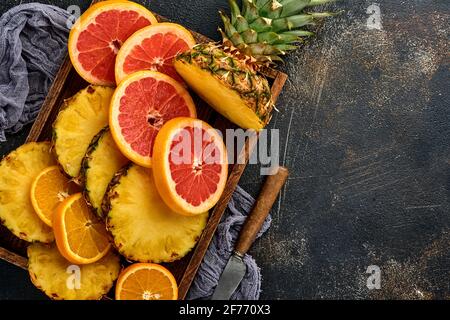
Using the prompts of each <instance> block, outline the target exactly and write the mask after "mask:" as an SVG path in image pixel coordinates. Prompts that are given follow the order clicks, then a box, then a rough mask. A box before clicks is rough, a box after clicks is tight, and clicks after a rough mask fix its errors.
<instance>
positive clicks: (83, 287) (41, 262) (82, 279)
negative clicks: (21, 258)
mask: <svg viewBox="0 0 450 320" xmlns="http://www.w3.org/2000/svg"><path fill="white" fill-rule="evenodd" d="M120 268H121V266H120V262H119V257H118V256H117V255H116V254H114V253H112V252H110V253H108V255H106V256H105V257H104V258H102V259H101V260H100V261H97V262H95V263H92V264H88V265H80V266H75V265H73V264H72V263H70V262H68V261H67V260H66V259H64V258H63V257H62V256H61V254H60V253H59V251H58V249H57V248H56V245H54V244H51V245H44V244H37V243H36V244H32V245H30V246H29V247H28V272H29V274H30V278H31V282H33V284H34V285H35V286H36V287H37V288H38V289H40V290H42V291H43V292H44V293H45V294H46V295H47V296H49V297H50V298H52V299H54V300H99V299H101V298H102V297H103V296H104V295H105V294H107V293H108V292H109V290H110V289H111V288H112V286H113V284H114V281H115V280H116V279H117V277H118V276H119V272H120ZM77 272H78V273H77Z"/></svg>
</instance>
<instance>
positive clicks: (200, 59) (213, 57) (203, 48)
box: [174, 44, 273, 131]
mask: <svg viewBox="0 0 450 320" xmlns="http://www.w3.org/2000/svg"><path fill="white" fill-rule="evenodd" d="M174 66H175V69H176V70H177V72H178V73H179V74H180V76H181V77H182V78H183V79H184V81H186V83H187V84H188V85H189V87H191V89H192V90H194V91H195V92H196V93H197V94H198V95H199V96H200V97H201V98H202V99H203V100H205V101H206V102H207V103H208V104H209V105H210V106H211V107H213V108H214V109H215V110H216V111H217V112H219V113H221V114H222V115H223V116H224V117H226V118H227V119H228V120H230V121H231V122H234V123H235V124H237V125H238V126H240V127H242V128H244V129H254V130H257V131H260V130H262V129H263V128H264V127H265V126H266V124H267V123H268V122H269V120H270V117H271V112H272V109H273V102H272V93H271V89H270V86H269V83H268V81H267V79H266V78H265V77H263V76H261V75H259V74H258V73H256V72H255V71H254V70H253V69H252V67H251V66H250V65H248V64H247V63H246V61H243V60H240V59H239V58H238V57H236V56H235V55H234V54H233V53H230V52H227V51H226V50H223V49H222V48H221V47H218V46H217V45H215V44H200V45H197V46H195V47H194V48H193V49H192V50H190V51H187V52H185V53H182V54H180V55H179V56H178V57H177V58H176V59H175V62H174Z"/></svg>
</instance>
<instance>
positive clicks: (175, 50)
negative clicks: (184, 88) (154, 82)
mask: <svg viewBox="0 0 450 320" xmlns="http://www.w3.org/2000/svg"><path fill="white" fill-rule="evenodd" d="M193 46H195V39H194V37H193V36H192V34H191V33H190V32H189V31H188V30H186V29H185V28H184V27H182V26H180V25H178V24H175V23H168V22H164V23H159V24H155V25H151V26H149V27H145V28H144V29H142V30H139V31H138V32H136V33H135V34H133V35H132V36H131V37H130V38H128V40H127V41H125V43H124V44H123V46H122V47H121V48H120V50H119V53H118V54H117V59H116V82H117V83H120V82H121V81H122V80H123V79H124V78H125V77H126V76H127V75H130V74H132V73H134V72H137V71H141V70H154V71H159V72H162V73H164V74H167V75H168V76H170V77H172V78H174V79H175V80H177V81H178V82H180V83H184V82H183V79H182V78H181V77H180V76H179V75H178V73H177V72H176V70H175V67H174V66H173V61H174V58H175V57H176V56H177V55H178V54H179V53H182V52H185V51H188V50H190V49H191V48H192V47H193Z"/></svg>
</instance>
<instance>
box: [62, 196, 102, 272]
mask: <svg viewBox="0 0 450 320" xmlns="http://www.w3.org/2000/svg"><path fill="white" fill-rule="evenodd" d="M53 231H54V233H55V239H56V245H57V246H58V249H59V252H60V253H61V255H62V256H63V257H64V258H66V259H67V260H69V261H70V262H72V263H76V264H90V263H94V262H97V261H98V260H100V259H101V258H103V257H104V256H105V255H106V254H107V253H108V251H109V249H110V247H111V244H110V242H109V237H108V234H107V231H106V227H105V224H104V223H103V222H102V221H100V220H99V219H98V218H97V216H96V215H95V214H94V213H92V211H91V210H90V209H89V208H88V206H87V204H86V201H85V200H84V198H83V195H82V194H81V193H77V194H74V195H73V196H71V197H69V198H67V199H66V200H65V201H63V202H62V203H61V204H60V205H59V206H58V208H57V209H56V211H55V214H54V216H53Z"/></svg>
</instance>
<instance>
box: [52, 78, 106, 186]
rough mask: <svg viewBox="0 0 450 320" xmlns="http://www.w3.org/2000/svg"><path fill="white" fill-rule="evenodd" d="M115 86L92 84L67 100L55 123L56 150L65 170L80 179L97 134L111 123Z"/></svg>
mask: <svg viewBox="0 0 450 320" xmlns="http://www.w3.org/2000/svg"><path fill="white" fill-rule="evenodd" d="M113 93H114V89H112V88H109V87H101V86H89V87H87V88H85V89H83V90H81V91H80V92H78V93H77V94H76V95H74V96H73V97H72V98H69V99H68V100H66V101H65V102H64V106H63V108H62V110H61V111H60V112H59V114H58V117H57V118H56V120H55V122H54V124H53V138H52V142H53V147H54V148H53V150H54V152H55V155H56V159H57V161H58V163H59V164H60V166H61V168H62V169H63V171H64V172H65V173H66V174H67V175H68V176H69V177H70V178H72V179H74V181H75V182H77V183H78V182H79V178H80V177H79V175H80V170H81V164H82V161H83V158H84V156H85V154H86V151H87V149H88V147H89V145H90V143H91V141H92V139H93V138H94V137H95V135H96V134H97V133H98V132H99V131H100V130H101V129H102V128H104V127H105V126H107V125H108V116H109V106H110V102H111V97H112V95H113Z"/></svg>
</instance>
